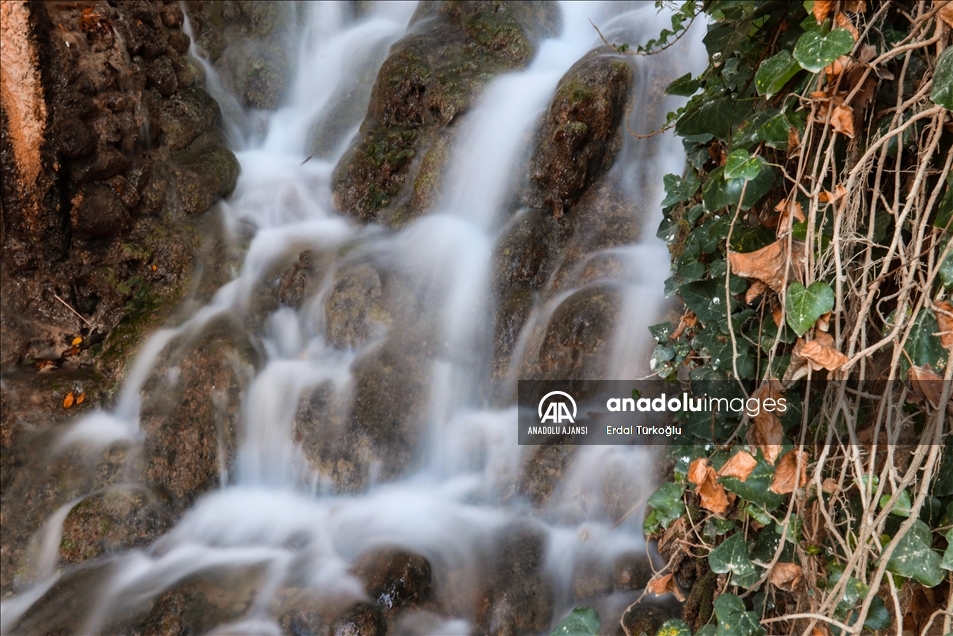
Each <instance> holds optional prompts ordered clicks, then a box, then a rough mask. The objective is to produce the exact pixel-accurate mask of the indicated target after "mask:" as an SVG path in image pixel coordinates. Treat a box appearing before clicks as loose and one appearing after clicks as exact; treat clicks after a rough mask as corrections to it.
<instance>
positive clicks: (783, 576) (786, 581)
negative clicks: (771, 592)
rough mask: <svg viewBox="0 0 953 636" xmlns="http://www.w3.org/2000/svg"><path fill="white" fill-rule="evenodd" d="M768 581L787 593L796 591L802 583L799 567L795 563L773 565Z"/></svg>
mask: <svg viewBox="0 0 953 636" xmlns="http://www.w3.org/2000/svg"><path fill="white" fill-rule="evenodd" d="M768 580H769V581H770V582H771V583H772V584H773V585H775V586H777V587H779V588H781V589H782V590H787V591H788V592H793V591H794V590H796V589H798V588H799V587H801V584H802V583H803V582H804V578H803V576H802V570H801V566H800V565H797V564H796V563H775V564H774V567H773V568H771V573H770V574H768Z"/></svg>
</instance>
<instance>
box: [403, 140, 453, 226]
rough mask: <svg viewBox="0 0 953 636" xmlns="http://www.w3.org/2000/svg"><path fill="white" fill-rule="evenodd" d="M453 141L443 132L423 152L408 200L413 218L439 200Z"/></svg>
mask: <svg viewBox="0 0 953 636" xmlns="http://www.w3.org/2000/svg"><path fill="white" fill-rule="evenodd" d="M453 141H454V136H453V135H451V134H449V133H447V132H444V133H443V134H440V135H437V137H436V139H435V140H434V141H433V143H432V144H431V145H430V147H429V148H428V149H427V150H426V152H424V154H423V160H422V161H421V164H420V169H419V170H418V171H417V177H416V178H415V179H414V191H413V196H411V198H410V209H411V210H412V211H413V214H414V217H417V216H420V215H421V214H422V213H424V212H426V211H427V210H429V209H430V207H431V206H433V204H434V203H435V202H436V201H437V199H438V198H439V196H440V193H441V186H442V185H443V181H444V176H445V172H446V167H447V159H448V158H449V156H450V148H451V146H452V145H453Z"/></svg>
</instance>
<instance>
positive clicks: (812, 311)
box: [784, 281, 834, 337]
mask: <svg viewBox="0 0 953 636" xmlns="http://www.w3.org/2000/svg"><path fill="white" fill-rule="evenodd" d="M832 309H834V290H833V289H831V286H830V285H828V284H827V283H825V282H823V281H815V282H813V283H811V284H810V285H809V286H808V287H804V285H802V284H801V283H799V282H797V281H795V282H793V283H791V285H790V286H789V287H788V293H787V297H786V298H785V301H784V313H785V317H786V318H787V322H788V325H790V326H791V329H793V330H794V333H796V334H797V335H798V337H800V336H803V335H804V334H805V333H807V330H808V329H810V328H811V327H813V326H814V323H815V322H816V321H817V319H818V318H820V317H821V316H823V315H824V314H826V313H827V312H829V311H831V310H832Z"/></svg>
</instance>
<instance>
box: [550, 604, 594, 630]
mask: <svg viewBox="0 0 953 636" xmlns="http://www.w3.org/2000/svg"><path fill="white" fill-rule="evenodd" d="M600 625H601V621H600V620H599V614H597V613H596V610H594V609H591V608H588V607H577V608H576V609H574V610H573V611H572V613H571V614H570V615H569V616H567V617H566V618H564V619H562V620H561V621H559V624H558V625H556V629H554V630H553V631H552V632H551V633H550V636H598V635H599V626H600Z"/></svg>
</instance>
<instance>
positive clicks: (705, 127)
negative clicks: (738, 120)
mask: <svg viewBox="0 0 953 636" xmlns="http://www.w3.org/2000/svg"><path fill="white" fill-rule="evenodd" d="M704 97H705V95H704V94H702V95H699V96H698V97H696V98H695V99H698V102H697V103H696V104H693V105H691V106H690V107H689V108H688V109H687V110H686V111H685V114H684V115H682V116H681V117H679V119H678V123H676V124H675V134H676V135H678V136H679V137H689V136H691V135H702V134H710V135H714V136H715V137H717V138H719V139H727V138H728V133H729V132H731V122H732V121H733V120H734V115H735V106H734V104H733V102H732V101H731V100H730V99H728V98H727V97H716V98H715V99H710V98H709V99H704ZM699 98H702V99H699ZM693 101H694V100H693Z"/></svg>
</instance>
